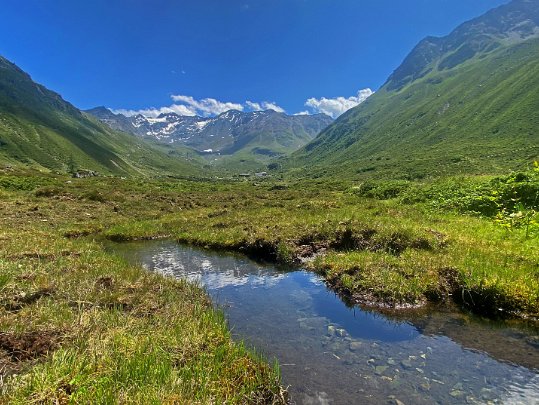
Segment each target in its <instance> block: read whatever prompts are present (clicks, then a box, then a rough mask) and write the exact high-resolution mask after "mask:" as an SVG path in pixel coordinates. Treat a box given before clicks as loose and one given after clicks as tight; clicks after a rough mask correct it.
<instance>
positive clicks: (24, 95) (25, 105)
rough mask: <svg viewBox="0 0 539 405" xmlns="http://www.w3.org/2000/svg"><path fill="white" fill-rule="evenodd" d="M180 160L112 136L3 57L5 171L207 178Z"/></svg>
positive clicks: (0, 119) (1, 151)
mask: <svg viewBox="0 0 539 405" xmlns="http://www.w3.org/2000/svg"><path fill="white" fill-rule="evenodd" d="M175 155H177V153H169V152H167V151H163V150H161V149H160V148H158V147H154V146H153V145H151V144H150V143H148V142H145V141H143V140H141V139H140V138H138V137H135V136H133V135H129V134H126V133H124V132H119V131H113V130H111V129H110V128H108V127H107V126H105V125H103V124H102V123H100V122H99V121H98V120H96V119H94V118H93V117H91V116H89V115H87V114H85V113H83V112H81V111H80V110H78V109H77V108H75V107H74V106H73V105H71V104H70V103H68V102H66V101H65V100H64V99H63V98H62V97H61V96H60V95H59V94H57V93H55V92H53V91H50V90H48V89H47V88H45V87H44V86H42V85H40V84H37V83H35V82H34V81H33V80H32V79H31V77H30V76H29V75H28V74H27V73H25V72H24V71H22V70H21V69H20V68H18V67H17V66H16V65H15V64H13V63H11V62H10V61H8V60H7V59H5V58H3V57H0V162H2V163H4V165H9V166H21V165H24V166H29V167H33V168H36V169H40V170H42V169H46V170H54V171H63V172H65V171H77V170H79V169H83V170H92V171H97V172H99V173H101V174H115V175H137V174H153V173H155V172H156V171H157V172H159V173H162V174H167V173H168V174H171V175H185V176H193V175H199V174H201V173H202V168H201V166H200V165H199V164H198V163H197V162H196V161H193V162H188V161H187V160H186V159H185V158H182V159H178V158H177V157H176V156H175Z"/></svg>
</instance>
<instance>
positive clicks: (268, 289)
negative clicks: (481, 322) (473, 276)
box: [115, 242, 539, 404]
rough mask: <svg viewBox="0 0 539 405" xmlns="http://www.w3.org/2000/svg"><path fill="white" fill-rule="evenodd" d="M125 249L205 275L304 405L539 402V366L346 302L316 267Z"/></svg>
mask: <svg viewBox="0 0 539 405" xmlns="http://www.w3.org/2000/svg"><path fill="white" fill-rule="evenodd" d="M121 249H122V246H119V247H118V248H117V249H115V250H121ZM125 249H126V252H124V253H123V254H124V255H126V256H129V258H130V260H132V261H134V262H138V263H141V264H143V265H144V266H145V267H146V268H148V269H150V270H153V271H159V272H162V273H163V274H166V275H170V276H174V277H181V278H186V279H188V280H190V281H194V282H197V283H199V284H200V285H202V286H204V287H205V288H206V289H207V290H208V292H209V293H210V294H211V295H212V297H213V299H214V300H215V301H216V302H217V303H219V304H226V313H227V318H228V320H229V323H230V326H231V328H232V330H233V332H234V334H235V335H236V336H239V337H240V338H242V339H245V340H246V341H247V343H248V344H252V345H254V346H255V347H256V348H257V350H259V351H261V352H262V353H264V354H266V355H267V356H268V357H269V358H272V357H276V358H277V359H278V360H279V361H280V363H281V364H287V365H289V366H283V378H284V379H285V383H287V384H291V385H292V386H293V388H292V394H293V395H294V396H295V398H296V399H297V402H298V403H324V401H326V402H327V401H329V402H327V403H335V404H337V403H385V402H387V398H388V396H390V395H395V396H396V397H397V398H399V399H400V400H402V401H403V402H404V403H408V404H409V403H417V404H427V403H433V402H438V403H463V402H464V403H466V402H468V403H488V402H489V401H494V402H493V403H508V404H533V403H539V402H538V401H539V381H538V380H539V377H538V376H537V373H535V372H532V371H531V370H529V369H527V368H524V367H515V366H512V365H509V364H504V363H500V362H499V361H497V360H495V359H494V358H492V357H489V356H487V355H485V354H484V353H482V352H480V351H472V350H469V349H466V348H465V347H463V346H462V345H460V344H459V343H457V342H455V341H453V340H452V339H451V338H448V337H447V336H445V335H443V334H434V335H432V334H429V335H425V334H422V332H421V331H420V329H418V328H416V327H415V326H414V325H412V324H411V323H408V322H406V321H395V320H391V319H389V318H387V317H385V316H383V315H381V314H377V313H376V312H365V311H362V310H361V309H359V308H350V307H347V306H346V305H345V304H344V303H343V302H342V301H341V300H340V299H339V298H338V297H337V296H336V295H335V294H334V293H332V292H331V291H329V290H327V288H326V286H325V283H324V282H323V281H322V280H321V279H320V278H319V277H318V276H317V275H315V274H313V273H309V272H303V271H293V272H284V271H279V270H278V269H276V268H275V267H273V266H266V265H262V264H259V263H255V262H253V261H251V260H248V259H246V258H244V257H241V256H235V255H223V254H218V253H213V252H208V251H204V250H200V249H196V248H190V247H185V246H178V245H176V244H173V243H170V242H159V243H155V244H153V243H145V244H143V245H139V247H133V246H132V247H128V246H127V247H125ZM449 325H451V324H449ZM455 327H458V325H455ZM330 331H332V333H330ZM340 331H342V336H340V334H341V332H340ZM472 331H473V329H472ZM335 332H337V334H336V333H335ZM431 332H432V331H431ZM500 336H501V335H499V336H498V335H497V336H496V338H500ZM352 345H356V346H358V345H359V346H358V347H360V349H359V350H353V351H352V350H351V347H352ZM356 349H357V347H356ZM508 349H510V348H509V347H508ZM538 366H539V365H538ZM397 382H398V383H397ZM425 387H426V388H425ZM362 390H363V391H362ZM361 392H365V393H366V395H364V396H361V401H359V399H358V398H360V397H358V395H359V394H358V393H361ZM316 398H318V399H316ZM322 399H323V400H322ZM313 401H314V402H313ZM358 401H359V402H358ZM384 401H385V402H384ZM474 401H475V402H474ZM497 401H498V402H497Z"/></svg>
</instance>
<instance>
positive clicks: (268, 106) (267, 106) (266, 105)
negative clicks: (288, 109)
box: [245, 101, 285, 113]
mask: <svg viewBox="0 0 539 405" xmlns="http://www.w3.org/2000/svg"><path fill="white" fill-rule="evenodd" d="M245 104H246V105H247V107H248V108H250V109H251V110H252V111H266V110H273V111H277V112H280V113H284V112H285V110H284V108H282V107H280V106H278V105H277V103H275V102H274V101H262V102H261V103H255V102H252V101H246V102H245Z"/></svg>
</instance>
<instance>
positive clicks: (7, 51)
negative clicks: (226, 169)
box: [0, 0, 507, 115]
mask: <svg viewBox="0 0 539 405" xmlns="http://www.w3.org/2000/svg"><path fill="white" fill-rule="evenodd" d="M506 2H507V0H174V1H173V0H151V1H150V0H92V1H86V0H84V1H83V0H80V1H79V0H49V1H43V0H24V1H21V0H3V1H2V6H1V10H0V36H1V38H2V41H1V42H0V54H1V55H3V56H5V57H7V58H8V59H10V60H12V61H13V62H15V63H16V64H18V65H19V66H20V67H21V68H22V69H23V70H25V71H27V72H28V73H30V74H31V75H32V77H33V78H34V80H36V81H38V82H40V83H42V84H44V85H46V86H47V87H49V88H51V89H52V90H55V91H57V92H59V93H60V94H62V96H63V97H64V98H65V99H67V100H68V101H70V102H72V103H73V104H75V105H76V106H77V107H79V108H83V109H85V108H91V107H94V106H98V105H105V106H107V107H109V108H112V109H115V110H120V109H124V110H132V111H136V110H146V112H147V113H148V114H152V113H153V114H155V113H157V112H159V111H165V110H167V108H166V107H168V108H171V107H170V106H172V109H173V110H175V111H178V112H180V113H181V112H185V113H186V114H187V113H198V114H201V115H208V114H210V115H211V114H214V113H217V112H219V111H221V110H223V109H226V108H230V107H231V108H239V109H244V110H246V111H248V110H250V109H253V108H254V109H258V108H268V107H269V108H274V109H279V108H282V109H283V110H285V111H286V112H287V113H290V114H294V113H298V112H302V111H309V112H311V113H313V112H317V111H320V110H323V109H324V108H327V109H328V111H329V112H331V113H333V114H334V115H337V114H338V112H339V108H341V109H343V108H346V106H347V105H348V104H354V103H355V102H359V101H361V99H363V98H364V97H365V96H367V95H368V92H365V91H364V92H363V93H360V94H359V95H358V92H359V91H360V90H362V89H367V88H370V89H372V90H376V89H377V88H379V87H380V86H381V85H382V84H383V83H384V81H385V80H386V78H387V77H388V76H389V74H390V73H391V72H392V71H393V70H394V69H395V68H396V67H397V66H398V65H399V64H400V62H401V61H402V60H403V58H404V57H405V56H406V55H407V54H408V52H409V51H410V50H411V49H412V48H413V46H414V45H415V44H416V43H417V42H418V41H419V40H421V39H422V38H423V37H425V36H427V35H445V34H447V33H449V32H450V31H451V30H452V29H453V28H455V27H456V26H457V25H458V24H460V23H462V22H464V21H466V20H469V19H471V18H474V17H476V16H478V15H481V14H482V13H484V12H485V11H487V10H488V9H490V8H493V7H496V6H498V5H501V4H504V3H506ZM173 97H174V98H173ZM323 98H325V99H326V100H327V101H328V102H327V103H324V101H323V100H322V99H323ZM308 100H310V101H308ZM248 101H250V102H251V103H247V102H248ZM306 103H307V105H306ZM332 103H333V104H332ZM182 106H183V107H182ZM339 106H340V107H339ZM163 107H165V108H164V109H163ZM152 108H153V110H152ZM331 108H333V109H331Z"/></svg>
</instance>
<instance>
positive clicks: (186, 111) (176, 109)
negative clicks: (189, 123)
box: [111, 104, 197, 118]
mask: <svg viewBox="0 0 539 405" xmlns="http://www.w3.org/2000/svg"><path fill="white" fill-rule="evenodd" d="M111 111H112V112H113V113H114V114H123V115H125V116H126V117H132V116H133V115H138V114H142V115H144V116H145V117H150V118H155V117H157V116H159V115H160V114H166V113H172V112H173V113H176V114H178V115H190V116H193V115H197V112H196V110H194V109H193V108H189V107H187V106H185V105H182V104H173V105H171V106H169V107H161V108H146V109H142V110H124V109H119V110H111Z"/></svg>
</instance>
